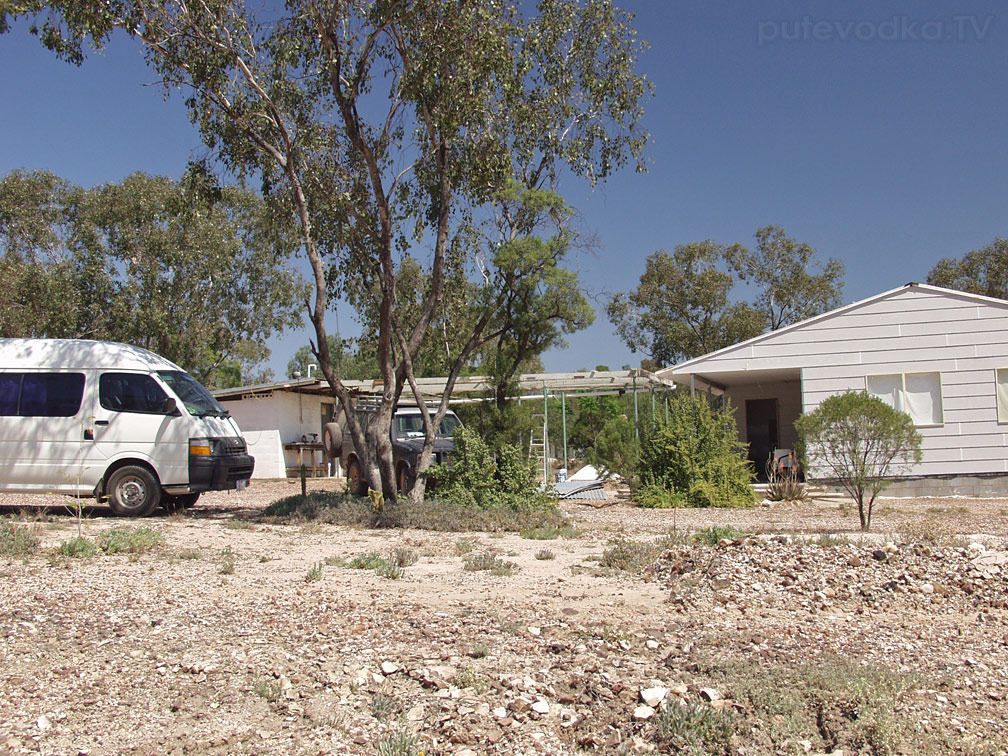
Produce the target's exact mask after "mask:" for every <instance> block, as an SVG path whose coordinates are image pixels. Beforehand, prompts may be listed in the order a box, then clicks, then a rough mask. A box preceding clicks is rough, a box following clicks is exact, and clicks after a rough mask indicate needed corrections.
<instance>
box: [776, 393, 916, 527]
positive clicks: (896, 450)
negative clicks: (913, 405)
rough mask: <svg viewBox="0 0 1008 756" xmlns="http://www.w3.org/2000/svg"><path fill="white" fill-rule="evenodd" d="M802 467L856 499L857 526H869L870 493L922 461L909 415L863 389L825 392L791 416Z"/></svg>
mask: <svg viewBox="0 0 1008 756" xmlns="http://www.w3.org/2000/svg"><path fill="white" fill-rule="evenodd" d="M795 429H796V430H797V431H798V437H799V438H800V440H801V445H802V449H803V456H804V457H805V469H806V471H812V470H817V471H818V470H821V471H822V472H823V473H824V474H817V475H816V477H817V478H819V479H822V480H824V481H825V482H830V483H833V482H835V483H836V484H838V485H839V486H840V487H841V488H843V489H844V490H845V491H846V492H847V493H848V494H850V496H851V498H853V499H854V501H856V502H857V505H858V516H859V517H860V519H861V530H868V528H869V527H871V516H872V506H873V505H874V503H875V497H876V496H878V494H879V492H880V491H881V490H882V489H883V488H885V486H886V485H887V484H888V482H889V481H888V480H887V478H890V477H891V476H894V475H899V474H900V473H901V472H903V471H906V470H909V469H910V467H911V466H912V465H913V464H915V463H917V462H920V460H921V448H920V447H921V436H920V433H918V432H917V429H916V428H915V427H914V424H913V420H912V419H911V418H910V416H909V415H908V414H906V413H905V412H899V411H897V410H895V409H893V408H892V407H890V406H889V405H888V404H886V403H885V402H883V401H882V400H881V399H879V398H877V397H874V396H869V395H868V393H867V392H864V391H847V392H845V393H843V394H834V395H833V396H831V397H828V398H827V399H825V400H824V401H823V403H822V404H820V405H819V406H818V407H817V408H816V409H815V410H814V411H813V412H809V413H807V414H804V415H802V416H801V417H799V418H798V419H797V420H796V421H795Z"/></svg>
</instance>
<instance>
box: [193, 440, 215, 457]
mask: <svg viewBox="0 0 1008 756" xmlns="http://www.w3.org/2000/svg"><path fill="white" fill-rule="evenodd" d="M213 452H214V444H213V441H211V440H210V439H209V438H190V439H189V456H190V457H209V456H211V455H213Z"/></svg>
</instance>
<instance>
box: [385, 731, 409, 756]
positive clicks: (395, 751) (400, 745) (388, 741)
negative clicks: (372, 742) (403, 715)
mask: <svg viewBox="0 0 1008 756" xmlns="http://www.w3.org/2000/svg"><path fill="white" fill-rule="evenodd" d="M417 742H418V741H417V737H416V735H414V734H413V733H411V732H409V731H408V730H394V731H392V732H390V733H388V734H387V735H384V736H382V737H381V738H380V739H379V740H378V756H416V753H417Z"/></svg>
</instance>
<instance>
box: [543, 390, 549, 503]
mask: <svg viewBox="0 0 1008 756" xmlns="http://www.w3.org/2000/svg"><path fill="white" fill-rule="evenodd" d="M549 482H550V479H549V391H547V389H546V384H545V383H544V384H543V484H544V485H547V486H548V485H549Z"/></svg>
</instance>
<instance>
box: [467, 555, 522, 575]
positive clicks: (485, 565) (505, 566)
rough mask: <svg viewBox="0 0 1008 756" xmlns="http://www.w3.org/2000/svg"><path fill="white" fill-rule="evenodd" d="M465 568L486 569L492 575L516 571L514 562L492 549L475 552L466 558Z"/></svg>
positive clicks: (474, 570) (475, 570) (471, 569)
mask: <svg viewBox="0 0 1008 756" xmlns="http://www.w3.org/2000/svg"><path fill="white" fill-rule="evenodd" d="M465 568H466V570H468V571H470V572H478V571H481V570H485V571H487V572H489V573H490V574H491V575H498V576H503V575H510V574H511V573H512V572H514V569H515V564H514V562H508V561H507V560H505V559H501V558H500V557H499V556H497V555H496V554H494V553H493V552H491V551H484V552H482V553H480V554H473V555H471V556H469V557H467V558H466V560H465Z"/></svg>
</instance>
